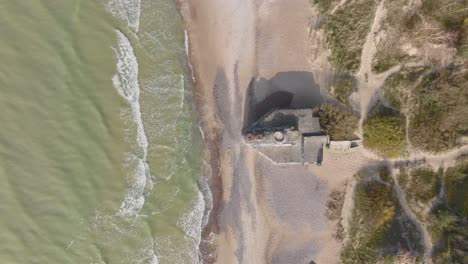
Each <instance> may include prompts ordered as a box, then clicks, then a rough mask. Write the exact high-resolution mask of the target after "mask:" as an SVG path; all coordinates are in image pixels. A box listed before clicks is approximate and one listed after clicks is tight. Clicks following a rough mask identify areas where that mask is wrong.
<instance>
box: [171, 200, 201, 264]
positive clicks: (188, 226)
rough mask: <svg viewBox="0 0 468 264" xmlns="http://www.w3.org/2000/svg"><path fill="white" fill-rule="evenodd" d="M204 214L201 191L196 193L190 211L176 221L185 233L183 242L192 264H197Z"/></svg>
mask: <svg viewBox="0 0 468 264" xmlns="http://www.w3.org/2000/svg"><path fill="white" fill-rule="evenodd" d="M204 212H205V197H204V195H203V193H202V192H201V191H197V196H196V197H195V199H194V201H193V206H192V209H191V210H190V211H189V212H187V213H186V214H184V215H183V216H182V218H181V219H180V220H179V221H178V223H177V225H178V226H180V227H181V228H182V229H183V230H184V233H185V240H186V241H188V242H189V246H188V247H189V248H188V249H187V250H188V252H187V253H188V254H189V256H190V259H191V260H192V261H193V262H192V263H199V261H198V248H199V247H200V242H201V231H202V228H203V224H204V223H203V220H204Z"/></svg>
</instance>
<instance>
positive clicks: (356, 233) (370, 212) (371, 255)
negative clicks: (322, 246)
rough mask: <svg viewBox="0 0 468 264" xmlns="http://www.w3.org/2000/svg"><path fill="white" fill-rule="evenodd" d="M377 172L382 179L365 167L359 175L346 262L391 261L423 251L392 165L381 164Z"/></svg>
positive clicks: (345, 252)
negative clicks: (396, 188) (403, 206)
mask: <svg viewBox="0 0 468 264" xmlns="http://www.w3.org/2000/svg"><path fill="white" fill-rule="evenodd" d="M377 172H378V175H379V177H380V178H381V179H382V181H378V180H375V178H374V177H371V175H368V174H366V173H364V172H362V171H361V172H360V173H359V174H357V175H356V179H357V180H358V183H357V184H356V187H355V191H354V208H353V212H352V218H351V222H350V225H349V226H350V227H349V228H350V229H349V239H348V240H347V241H348V243H347V244H346V245H345V246H344V249H343V251H342V253H341V260H342V263H346V264H347V263H350V264H351V263H353V264H354V263H387V262H386V261H390V260H395V259H399V257H400V255H401V254H400V253H401V252H409V251H412V252H411V255H412V256H413V257H414V258H412V259H415V258H416V257H417V256H419V255H420V253H421V251H422V247H421V244H420V234H419V231H417V228H415V225H414V223H413V222H412V221H411V220H410V219H409V218H408V217H407V216H406V215H405V214H404V212H403V210H402V209H401V207H400V205H399V202H398V198H397V196H396V193H395V191H394V182H393V179H392V178H391V174H390V171H389V168H388V167H381V168H378V170H377ZM383 179H385V180H383ZM403 233H404V234H405V235H402V234H403Z"/></svg>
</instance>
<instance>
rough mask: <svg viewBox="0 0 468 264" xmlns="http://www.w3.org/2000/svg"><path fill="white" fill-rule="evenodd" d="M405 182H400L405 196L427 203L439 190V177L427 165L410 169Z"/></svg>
mask: <svg viewBox="0 0 468 264" xmlns="http://www.w3.org/2000/svg"><path fill="white" fill-rule="evenodd" d="M408 176H409V177H408V179H407V182H404V183H405V184H401V187H402V188H404V189H405V190H406V193H407V197H408V198H409V199H414V201H415V202H420V203H427V202H429V201H431V200H432V199H434V198H435V197H436V196H437V194H438V193H439V191H440V185H441V183H440V178H439V176H438V175H437V173H436V172H434V171H433V170H432V169H431V168H428V167H420V168H416V169H413V170H411V171H410V173H409V175H408Z"/></svg>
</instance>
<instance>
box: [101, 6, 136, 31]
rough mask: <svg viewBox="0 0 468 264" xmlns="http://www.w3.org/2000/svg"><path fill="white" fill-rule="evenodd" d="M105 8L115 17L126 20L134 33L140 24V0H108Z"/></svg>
mask: <svg viewBox="0 0 468 264" xmlns="http://www.w3.org/2000/svg"><path fill="white" fill-rule="evenodd" d="M106 7H107V10H108V11H109V12H111V13H112V15H114V16H115V17H117V18H120V19H122V20H123V21H125V22H127V26H128V27H129V28H130V29H131V30H133V31H134V32H135V33H136V32H138V28H139V26H140V12H141V0H109V2H107V4H106Z"/></svg>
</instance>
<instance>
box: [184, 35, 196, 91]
mask: <svg viewBox="0 0 468 264" xmlns="http://www.w3.org/2000/svg"><path fill="white" fill-rule="evenodd" d="M184 44H185V55H186V56H187V63H188V66H189V68H190V75H191V76H192V81H193V83H195V81H196V80H195V75H194V74H193V67H192V64H191V63H190V40H189V38H188V33H187V30H184Z"/></svg>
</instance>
